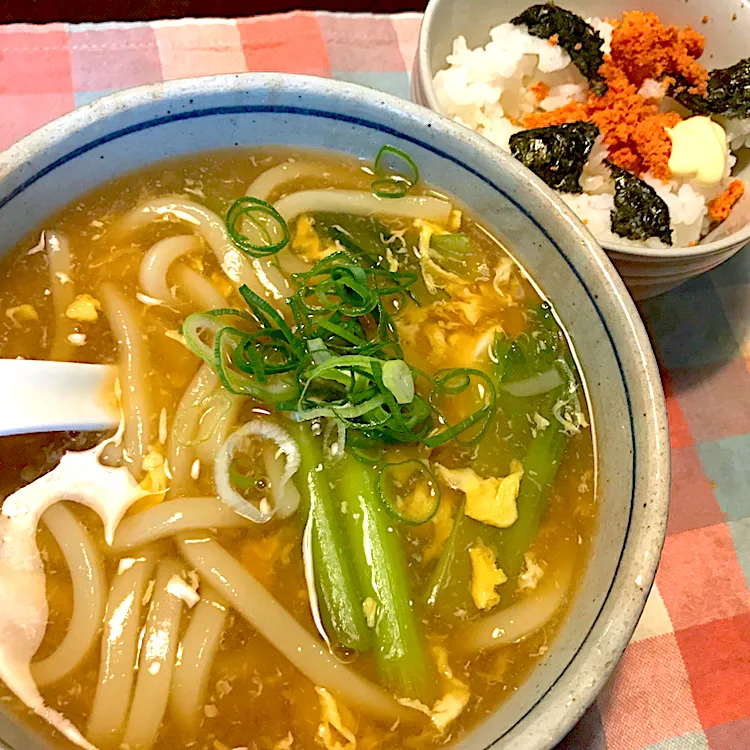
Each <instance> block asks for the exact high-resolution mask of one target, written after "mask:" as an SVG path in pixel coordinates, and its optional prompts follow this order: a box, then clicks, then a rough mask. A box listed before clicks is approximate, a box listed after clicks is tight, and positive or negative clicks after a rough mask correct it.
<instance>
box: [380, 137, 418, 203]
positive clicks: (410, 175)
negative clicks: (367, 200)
mask: <svg viewBox="0 0 750 750" xmlns="http://www.w3.org/2000/svg"><path fill="white" fill-rule="evenodd" d="M393 162H395V163H396V166H395V167H394V166H393ZM375 174H376V175H377V177H378V179H377V180H375V181H374V182H373V183H372V185H371V186H370V189H371V190H372V193H373V195H375V196H377V197H378V198H403V197H404V196H405V195H406V194H407V193H408V192H409V188H412V187H414V185H416V184H417V183H418V182H419V168H418V167H417V165H416V162H415V161H414V159H412V158H411V156H409V154H407V153H406V151H402V150H401V149H400V148H397V147H396V146H389V145H385V146H381V148H380V151H378V155H377V157H376V159H375Z"/></svg>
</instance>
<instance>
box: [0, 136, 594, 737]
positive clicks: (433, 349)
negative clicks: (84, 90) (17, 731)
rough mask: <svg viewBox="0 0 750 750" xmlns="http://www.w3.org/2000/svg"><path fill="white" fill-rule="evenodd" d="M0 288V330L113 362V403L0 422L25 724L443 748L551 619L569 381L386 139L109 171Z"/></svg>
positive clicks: (533, 306) (526, 308) (572, 472)
mask: <svg viewBox="0 0 750 750" xmlns="http://www.w3.org/2000/svg"><path fill="white" fill-rule="evenodd" d="M510 250H511V251H512V250H513V248H510ZM552 303H554V300H552ZM0 311H1V312H0V356H2V357H5V358H16V357H21V358H29V359H51V360H62V361H64V360H67V361H71V362H93V363H104V364H113V365H116V368H117V369H116V372H117V378H116V379H115V380H114V383H113V385H112V387H111V389H110V392H109V393H106V394H101V398H102V399H106V400H107V401H108V403H110V405H111V407H112V409H113V410H117V411H118V412H119V413H120V414H121V424H120V429H118V430H117V432H116V433H114V434H112V433H98V434H93V433H75V432H66V433H57V434H37V435H24V436H12V437H4V438H0V466H2V472H1V475H0V497H2V498H3V506H2V515H1V516H0V600H1V601H2V612H0V680H1V681H2V694H3V696H4V697H3V706H4V707H5V710H8V711H11V712H12V713H13V714H14V715H15V716H16V717H18V718H20V719H21V720H22V721H24V722H27V723H28V724H29V725H30V726H31V727H32V729H33V731H36V732H38V733H39V734H41V735H42V736H48V737H50V738H53V739H54V740H55V741H57V742H61V743H62V744H64V745H65V746H71V745H70V744H69V743H73V745H77V746H79V747H84V748H92V747H93V748H100V750H117V749H118V748H127V749H128V750H147V749H149V748H154V749H155V750H156V749H160V750H166V749H167V748H169V749H172V748H178V747H185V748H196V750H232V749H234V748H253V749H257V750H285V749H286V750H288V749H289V748H326V750H334V749H336V748H338V749H344V748H345V749H347V750H355V749H356V748H359V750H375V749H376V748H378V749H380V748H382V749H384V750H385V749H387V748H394V749H395V748H414V749H415V750H419V749H420V748H431V747H441V746H444V745H449V744H450V743H451V742H453V741H455V740H456V739H457V738H460V737H461V736H462V735H464V734H465V733H466V732H467V731H468V730H470V729H471V728H472V726H474V725H475V724H477V722H479V721H481V720H482V719H483V718H485V717H486V716H488V715H489V714H490V713H491V712H493V711H494V710H495V709H496V708H497V706H498V705H500V703H501V702H502V701H503V700H505V699H506V698H507V697H508V696H510V695H511V694H513V692H514V691H515V690H516V689H517V688H518V686H519V685H521V684H522V682H523V681H524V680H525V679H526V677H527V676H528V674H529V672H530V671H531V670H532V669H533V668H534V667H535V665H537V664H538V663H540V661H541V660H543V659H544V658H545V654H546V653H547V652H548V651H549V650H550V649H554V647H555V646H554V637H555V633H556V632H557V631H558V630H559V628H560V624H561V622H562V621H563V620H564V618H565V614H566V610H567V609H568V607H569V604H570V602H571V600H572V599H573V596H574V592H575V589H576V586H577V582H578V581H579V580H580V578H581V576H582V573H583V570H584V568H585V563H586V559H587V554H588V548H589V542H590V539H591V535H592V531H593V528H594V524H595V520H596V503H595V462H594V451H593V443H592V432H591V427H590V425H589V423H590V421H591V420H590V415H589V412H588V407H587V403H586V398H585V389H584V386H583V382H582V380H581V377H580V374H579V373H578V370H577V366H576V360H575V357H574V355H573V352H572V351H571V348H570V345H569V343H568V340H567V338H566V336H565V334H564V332H563V330H562V329H561V327H560V323H559V322H558V320H557V318H556V316H555V315H554V313H553V307H552V306H551V304H550V302H548V301H546V300H545V299H543V298H542V297H541V296H540V293H539V292H538V291H537V288H536V287H535V285H534V284H533V283H532V282H531V280H530V279H529V277H528V276H527V275H526V273H525V272H524V271H523V270H522V268H521V267H520V266H519V265H518V264H517V263H516V261H515V260H514V259H513V257H512V256H511V255H510V254H509V251H508V250H506V248H505V247H504V246H503V245H502V244H501V242H500V241H499V240H498V239H497V238H495V237H493V236H492V234H491V233H490V232H489V231H488V230H487V229H486V228H485V227H484V226H483V225H482V219H481V216H475V215H473V214H472V213H471V211H467V210H466V209H465V208H464V207H463V206H462V205H460V204H459V203H458V202H457V201H455V200H454V199H452V198H451V197H450V196H446V195H444V194H442V193H441V192H440V191H439V190H438V189H436V188H433V187H431V186H429V185H426V184H424V183H423V182H422V181H421V180H420V177H419V171H418V164H415V163H414V162H413V161H412V159H411V157H410V156H409V155H408V154H406V153H404V152H402V151H401V150H399V149H397V148H395V147H391V146H385V147H383V148H382V149H381V151H380V152H379V153H378V155H377V159H376V160H375V161H374V162H373V161H370V162H365V161H363V160H357V159H354V158H353V157H351V156H348V155H341V154H336V153H330V152H313V151H309V152H308V151H300V150H292V149H286V148H266V149H262V150H261V149H253V150H243V149H235V150H231V151H223V152H214V153H207V154H202V155H197V156H191V157H189V158H183V159H179V160H170V161H166V162H163V163H160V164H156V165H153V166H150V167H148V168H147V169H144V170H142V171H137V172H134V173H131V174H128V175H126V176H124V177H122V178H119V179H117V180H114V181H113V182H112V183H110V184H108V185H106V186H104V187H101V188H99V189H97V190H95V191H93V192H92V193H90V194H88V195H86V196H85V197H83V198H82V199H80V200H77V201H75V202H73V203H71V204H70V205H69V206H68V207H67V208H65V209H64V210H63V211H61V212H60V213H59V214H57V215H56V216H52V217H50V218H49V219H48V220H47V221H45V223H44V225H43V226H41V227H39V228H38V230H37V231H36V232H35V233H34V234H33V235H31V236H29V237H27V238H26V239H25V240H24V241H23V242H21V243H20V244H19V245H18V246H17V247H16V248H15V249H14V250H13V251H12V252H10V253H8V254H7V255H6V256H5V257H4V258H3V259H2V260H0ZM114 421H116V419H115V420H114ZM63 735H64V736H65V737H67V740H62V739H61V737H62V736H63ZM61 746H62V745H61Z"/></svg>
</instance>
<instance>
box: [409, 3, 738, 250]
mask: <svg viewBox="0 0 750 750" xmlns="http://www.w3.org/2000/svg"><path fill="white" fill-rule="evenodd" d="M442 2H445V0H429V2H428V3H427V7H426V8H425V12H424V16H423V17H422V24H421V26H420V28H419V39H418V40H417V54H416V55H415V57H414V68H413V70H412V76H411V94H412V97H414V99H415V101H417V103H418V104H422V102H424V104H423V106H425V107H427V108H428V109H430V110H432V111H433V112H435V113H436V114H438V115H442V116H443V117H446V115H444V114H443V112H442V111H441V109H440V103H439V102H438V100H437V96H436V95H435V89H434V88H433V85H432V77H433V71H432V64H431V59H430V58H431V57H432V54H431V49H430V46H431V44H430V38H431V37H432V35H433V34H434V33H435V31H434V21H435V15H436V14H437V8H438V6H439V5H440V4H441V3H442ZM685 2H687V0H685ZM529 4H532V3H531V0H529ZM489 33H490V30H489V28H488V29H487V35H488V36H487V40H488V41H489ZM420 100H421V101H420ZM467 129H468V128H467ZM472 132H474V131H472ZM480 137H483V136H480ZM747 242H750V223H748V224H747V226H746V227H745V228H744V229H740V230H739V231H737V232H734V233H733V234H730V235H729V236H728V237H725V238H724V239H723V240H715V241H714V242H707V243H706V244H705V245H694V246H693V247H677V248H671V247H634V246H633V245H628V244H625V243H619V242H609V243H607V244H606V245H604V246H603V247H604V248H605V249H606V250H607V251H610V250H611V251H612V252H616V253H620V254H621V255H623V256H627V258H633V259H638V258H649V259H651V260H664V261H669V260H677V259H679V260H686V259H697V258H702V257H705V256H711V255H723V254H724V253H726V252H727V251H729V250H730V249H731V248H733V247H735V246H736V245H744V244H745V243H747Z"/></svg>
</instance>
